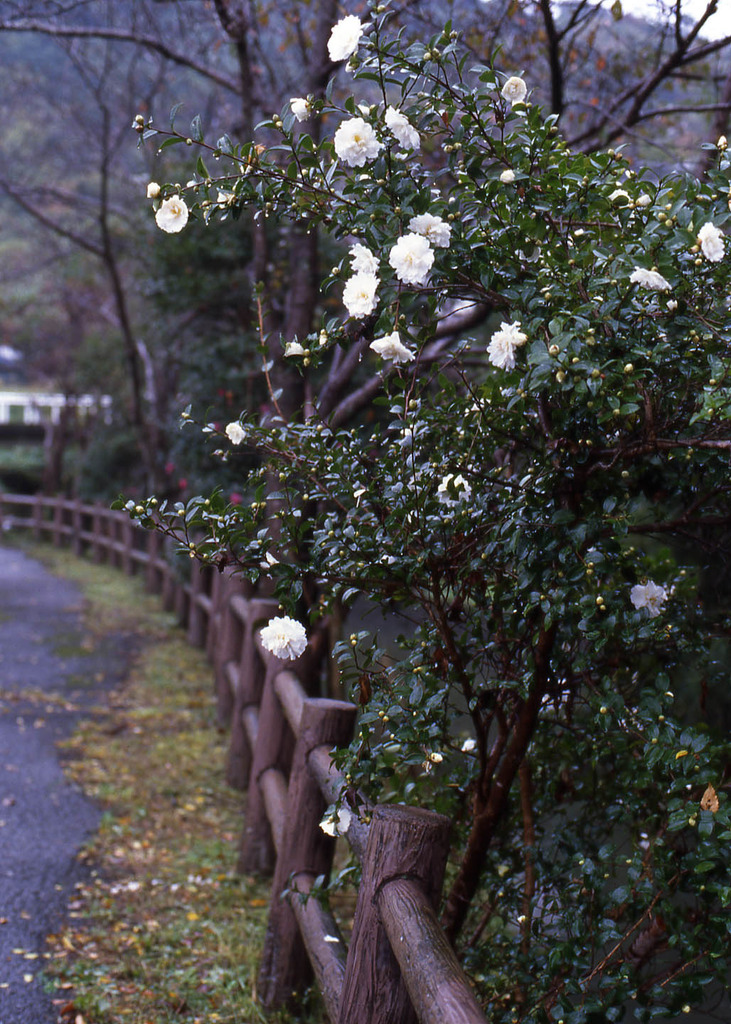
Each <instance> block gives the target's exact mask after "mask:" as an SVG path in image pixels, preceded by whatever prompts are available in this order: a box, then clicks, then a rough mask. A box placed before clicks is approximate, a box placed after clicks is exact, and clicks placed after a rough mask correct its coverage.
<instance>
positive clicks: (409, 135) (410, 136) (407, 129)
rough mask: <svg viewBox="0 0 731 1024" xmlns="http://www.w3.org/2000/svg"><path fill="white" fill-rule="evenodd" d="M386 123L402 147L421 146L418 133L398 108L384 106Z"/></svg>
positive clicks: (415, 147) (418, 147) (417, 147)
mask: <svg viewBox="0 0 731 1024" xmlns="http://www.w3.org/2000/svg"><path fill="white" fill-rule="evenodd" d="M386 125H387V127H388V129H389V131H390V132H391V134H392V135H393V136H394V138H395V139H396V141H397V142H399V143H400V144H401V145H402V146H403V147H404V149H420V148H421V139H420V137H419V133H418V132H417V130H416V128H414V126H413V125H412V124H411V123H410V122H409V119H408V118H407V117H406V115H405V114H402V113H401V111H400V110H396V108H395V107H387V108H386Z"/></svg>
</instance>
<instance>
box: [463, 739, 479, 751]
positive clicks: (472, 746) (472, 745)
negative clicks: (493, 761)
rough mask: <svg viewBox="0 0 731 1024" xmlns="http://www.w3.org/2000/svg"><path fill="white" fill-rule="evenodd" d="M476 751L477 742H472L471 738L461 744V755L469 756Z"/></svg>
mask: <svg viewBox="0 0 731 1024" xmlns="http://www.w3.org/2000/svg"><path fill="white" fill-rule="evenodd" d="M476 749H477V740H473V739H472V738H470V739H467V740H465V741H464V743H463V744H462V753H463V754H469V753H471V752H472V751H473V750H476Z"/></svg>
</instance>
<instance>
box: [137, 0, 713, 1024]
mask: <svg viewBox="0 0 731 1024" xmlns="http://www.w3.org/2000/svg"><path fill="white" fill-rule="evenodd" d="M370 18H371V20H370V22H369V23H368V25H367V26H364V25H363V23H362V22H361V21H360V19H359V18H357V17H355V16H353V15H348V16H346V17H345V18H343V19H341V20H340V21H339V22H337V24H336V25H335V27H334V28H333V29H332V33H331V35H330V36H329V38H328V43H327V45H328V53H329V56H330V57H331V59H332V60H333V61H336V62H338V61H339V62H343V63H344V66H345V69H346V72H347V73H348V74H349V75H351V76H352V83H353V95H345V96H343V98H341V99H339V98H338V92H337V90H336V89H335V88H331V89H328V90H327V91H326V93H325V95H324V96H323V95H322V93H320V92H305V91H304V90H302V92H301V94H300V93H298V94H296V95H294V96H292V97H291V98H290V100H289V101H288V102H287V104H285V105H284V107H283V109H282V111H281V112H280V113H279V114H277V115H275V116H274V117H273V118H271V119H270V120H269V121H268V122H267V123H266V124H265V126H264V127H263V137H264V138H266V139H268V140H269V139H274V140H275V144H273V145H268V146H262V145H261V144H258V143H256V142H250V141H245V142H244V143H243V144H235V143H233V142H232V141H231V140H230V139H229V138H228V137H227V136H221V137H219V138H217V139H214V140H212V141H211V142H207V141H206V138H205V135H204V133H203V131H202V129H201V128H200V126H199V124H198V123H197V122H195V123H194V125H193V127H192V129H191V135H190V136H188V137H191V138H192V140H193V142H194V143H196V144H197V147H198V151H199V152H200V154H201V156H200V158H199V160H198V162H197V169H196V171H197V181H196V183H195V184H191V185H190V186H188V187H187V188H186V190H185V197H186V199H187V202H189V203H190V205H191V206H192V207H194V209H195V211H196V213H197V214H198V216H200V217H201V218H203V219H204V220H206V221H207V222H209V223H212V224H213V223H215V221H216V220H217V219H219V218H220V217H222V216H226V217H230V216H232V215H234V216H235V215H238V214H243V213H244V211H248V210H254V211H256V213H257V214H258V216H259V219H261V220H264V221H265V220H266V218H267V217H270V218H272V219H274V218H275V217H278V218H282V219H285V218H288V219H289V220H291V221H292V223H293V225H294V227H293V229H292V230H293V231H294V232H296V234H295V238H296V239H297V240H298V241H306V239H307V237H308V232H310V235H309V237H310V238H312V237H314V236H315V230H316V229H319V230H320V232H321V233H322V234H323V236H327V238H328V239H329V244H330V246H335V247H339V249H340V252H339V256H338V257H337V258H335V259H334V260H331V261H330V263H329V264H328V266H329V272H328V273H327V274H326V276H325V280H324V282H323V283H322V284H321V286H320V288H319V289H318V290H317V299H316V301H315V302H314V303H313V309H312V313H311V316H312V318H313V319H314V324H313V327H314V329H309V330H307V332H306V333H299V334H297V335H296V336H289V335H287V334H286V333H284V331H277V332H276V333H272V332H271V331H270V330H269V327H268V318H267V316H266V315H265V314H264V312H263V311H264V309H265V307H266V305H267V304H268V303H269V301H270V296H269V295H268V293H267V291H266V289H265V288H263V289H261V290H260V293H259V295H258V302H259V306H260V308H261V309H262V314H261V317H260V323H259V328H260V332H261V350H262V354H263V357H264V359H265V360H267V362H266V364H265V375H266V376H267V379H268V382H269V386H270V408H269V409H268V410H267V413H266V415H265V416H264V417H262V416H260V415H259V414H258V412H256V411H254V412H252V411H248V410H244V411H243V412H242V414H241V415H240V416H239V417H238V418H232V420H231V421H230V422H229V423H228V424H227V425H226V427H225V429H220V428H216V426H215V425H214V424H205V425H204V428H203V429H204V433H205V434H207V435H208V436H209V437H210V438H211V441H212V443H213V444H214V445H215V446H216V448H217V450H218V453H219V457H221V458H222V459H223V460H224V461H227V462H231V461H234V460H237V459H238V458H239V453H241V452H243V451H247V452H248V453H249V457H250V456H252V455H255V456H256V457H257V458H258V459H259V460H260V461H261V465H260V466H258V467H257V468H256V469H254V470H253V471H252V472H251V473H250V474H249V476H248V480H247V493H248V496H249V497H248V500H247V501H246V502H244V503H242V504H232V503H231V502H228V501H226V500H225V498H224V497H223V496H222V495H221V494H220V493H215V492H214V493H213V494H212V495H209V496H207V497H202V496H201V497H196V498H193V499H191V500H190V501H189V502H188V503H178V504H168V503H166V502H159V501H158V499H157V498H151V499H148V500H145V501H129V502H127V503H126V507H127V508H128V509H129V511H130V513H131V514H132V516H133V517H134V518H135V519H137V520H139V521H140V522H141V523H142V524H143V525H146V526H148V527H151V528H157V529H161V530H163V532H166V533H168V534H170V535H173V536H175V537H177V538H178V539H179V540H180V541H181V543H182V547H183V548H184V550H185V551H186V552H187V553H188V554H192V555H194V556H197V557H199V558H201V559H202V560H203V561H205V562H208V563H212V564H214V565H218V566H219V567H223V566H224V565H226V566H228V567H229V569H232V570H233V571H235V572H238V573H241V574H243V575H245V576H246V577H247V578H249V579H251V580H253V581H256V580H258V579H260V578H261V577H262V576H264V577H266V579H267V580H269V581H271V583H270V585H272V586H273V587H274V592H275V593H276V595H277V597H278V598H279V600H280V601H281V603H282V610H283V612H285V613H286V614H285V615H282V616H278V617H276V618H275V619H274V620H273V621H272V622H271V623H270V624H269V628H268V629H267V630H266V631H265V635H264V636H263V639H264V642H265V644H266V645H267V646H268V647H269V649H270V650H272V651H273V652H274V653H275V654H277V655H278V656H280V657H282V658H283V659H287V658H295V657H298V656H300V655H301V654H302V653H303V651H304V650H305V648H306V646H307V642H308V637H310V636H311V635H312V634H313V633H314V632H315V631H317V630H318V629H319V628H322V626H323V624H324V622H325V620H326V616H327V614H328V612H329V611H330V610H331V609H332V608H334V607H336V606H337V603H338V602H341V603H343V604H344V605H346V606H350V605H352V603H353V602H354V601H355V600H356V598H360V597H365V598H366V599H367V600H368V601H369V602H371V603H372V604H374V605H375V606H378V607H380V608H382V609H388V608H390V607H393V606H395V607H398V608H399V609H400V610H401V611H402V612H403V614H404V615H405V616H406V617H407V620H409V621H410V623H411V628H410V629H408V630H406V629H404V632H403V635H401V636H399V637H398V638H397V640H396V643H395V646H394V647H392V648H391V649H390V650H389V651H388V653H387V652H386V651H385V650H383V649H382V648H381V646H380V644H379V639H378V637H374V636H372V635H371V634H370V633H369V632H368V631H365V630H357V631H354V632H353V634H352V635H351V636H350V637H349V638H348V639H346V640H344V641H343V642H341V643H340V644H339V645H338V646H337V648H336V652H335V653H336V657H337V659H338V661H339V665H340V670H341V673H342V677H343V679H344V680H345V682H346V683H347V684H348V685H349V686H350V687H351V691H352V694H353V697H354V699H356V700H357V701H358V702H359V703H360V705H361V715H360V718H359V726H358V735H357V738H356V740H355V741H354V743H353V744H352V746H351V747H350V749H349V750H348V751H347V753H345V754H344V755H343V757H342V765H343V769H344V771H345V773H346V777H347V779H348V781H349V782H350V783H351V784H352V789H351V790H349V795H348V796H347V797H345V798H344V800H343V804H342V806H341V807H340V808H339V811H340V812H341V813H340V816H339V820H340V821H341V822H342V823H343V824H342V827H343V828H345V829H347V821H348V817H349V816H350V815H353V814H358V813H359V802H358V797H357V792H358V790H361V791H364V792H366V793H367V794H368V795H369V796H371V797H373V798H375V799H380V800H384V799H386V800H388V799H392V800H401V801H406V802H416V803H419V804H422V805H425V806H432V807H435V808H437V809H439V810H441V811H443V812H445V813H447V814H450V815H451V816H452V818H453V821H454V823H455V849H454V870H453V875H452V878H451V887H450V890H449V893H448V895H447V898H446V902H445V907H444V916H443V923H444V926H445V928H446V931H447V934H448V935H449V937H450V938H451V939H452V940H453V941H454V942H455V943H457V945H458V947H459V949H460V951H461V953H462V956H463V958H464V961H465V963H466V965H467V966H468V968H469V969H470V971H471V972H472V974H473V977H474V979H475V982H476V985H477V986H478V989H479V991H480V993H481V995H482V997H483V999H484V1001H485V1004H486V1005H489V1010H490V1018H491V1020H492V1019H494V1020H496V1021H500V1022H506V1024H508V1022H509V1024H515V1022H517V1021H557V1022H558V1021H562V1022H570V1024H584V1022H599V1021H606V1020H628V1019H633V1020H640V1021H646V1020H651V1019H653V1018H657V1017H658V1016H661V1017H663V1018H664V1019H675V1018H679V1019H682V1018H683V1016H684V1014H686V1013H688V1012H690V1011H691V1009H692V1008H694V1007H695V1008H700V1007H705V1009H706V1010H707V1011H708V1012H709V1013H713V1012H714V1011H715V1010H718V1011H719V1012H720V1013H723V1009H719V1007H721V1006H723V1007H725V1009H726V1010H727V1009H728V1002H727V988H728V985H727V983H728V978H729V955H728V949H729V946H728V915H727V905H728V899H729V894H730V889H729V884H728V871H727V865H726V854H725V850H726V848H727V846H728V842H729V839H731V819H730V818H729V803H728V789H729V745H728V739H727V737H726V736H723V735H719V734H718V733H717V732H716V731H715V730H714V728H713V722H709V721H701V722H700V723H696V724H695V725H692V724H688V723H684V722H683V721H681V719H680V717H679V714H678V704H677V700H676V696H675V694H676V691H677V689H678V687H685V688H687V686H688V677H689V676H692V679H693V683H694V685H695V687H696V692H697V696H699V695H702V692H703V687H704V686H705V685H707V683H708V681H709V680H712V679H713V677H714V674H715V673H716V672H717V671H718V668H719V645H721V646H727V644H728V637H729V626H730V623H729V621H728V617H727V615H726V613H725V611H718V610H717V609H715V608H714V607H713V606H712V605H710V604H709V603H708V602H705V601H704V600H703V593H702V590H701V588H700V587H699V572H698V569H697V566H694V565H693V564H692V563H691V562H690V561H689V560H687V559H684V558H683V556H682V545H683V544H690V545H692V546H693V547H694V549H695V552H696V556H697V557H698V558H699V559H700V560H701V561H710V558H711V557H713V553H714V552H715V551H717V550H718V547H719V545H720V544H721V543H722V539H723V538H724V537H725V536H726V535H727V533H728V528H729V525H730V524H731V505H730V503H729V490H730V485H729V481H728V468H727V465H728V453H729V451H730V450H731V431H730V430H729V415H728V412H729V380H730V378H729V372H730V367H729V344H730V343H731V320H729V313H728V301H727V296H728V291H729V283H730V282H729V273H730V272H729V266H730V264H729V258H730V257H729V254H728V251H727V225H728V223H729V222H730V221H731V213H730V211H729V177H730V172H731V162H730V161H729V158H728V156H727V153H726V150H727V143H726V141H725V140H724V139H720V140H719V141H718V144H717V145H716V146H713V147H712V151H713V161H712V165H711V166H710V169H709V171H708V173H707V175H706V176H705V179H704V180H703V181H698V180H697V179H695V178H692V177H682V176H679V175H673V176H667V177H664V178H663V179H662V180H661V181H658V180H657V177H656V176H655V175H654V174H652V173H650V172H647V171H644V170H641V169H640V170H636V169H634V168H633V167H632V166H630V165H629V164H628V162H627V161H626V159H625V158H624V157H623V156H622V155H621V154H619V153H617V152H616V151H615V150H610V151H608V152H592V153H583V152H581V151H577V150H572V148H571V147H570V146H569V145H568V144H567V142H566V141H565V139H564V138H563V137H562V135H561V133H560V131H559V129H558V126H557V118H556V117H555V116H554V115H549V116H546V114H545V113H544V112H543V111H542V110H541V108H540V107H539V106H537V105H535V104H534V103H533V102H532V101H531V96H530V93H529V91H528V89H529V86H530V79H524V78H523V77H519V76H516V75H507V74H505V73H504V72H501V71H500V70H498V69H497V68H496V67H495V66H494V65H493V64H492V63H491V62H489V61H488V62H475V60H474V58H473V56H472V55H471V54H469V53H467V52H465V50H464V49H463V47H462V46H461V43H460V40H459V36H458V33H457V32H456V31H454V29H453V27H452V25H451V24H450V25H447V27H446V28H445V29H444V30H443V31H441V32H439V33H438V34H436V35H434V36H433V37H432V38H431V39H429V40H428V41H426V42H425V41H420V42H415V43H411V44H409V43H408V42H407V41H406V36H405V34H399V33H398V32H394V31H393V25H392V24H390V23H391V22H392V18H391V12H390V9H389V6H388V5H387V4H378V6H376V7H374V8H373V9H372V10H371V11H370ZM138 123H139V129H140V133H141V134H143V135H146V136H147V138H148V139H154V143H155V144H159V143H160V142H161V140H173V141H175V140H177V141H181V140H182V141H183V142H184V141H185V139H186V136H178V135H177V134H176V132H175V131H174V130H173V131H170V132H168V131H167V130H160V129H159V128H157V127H156V126H155V125H154V124H153V125H151V124H149V122H145V119H144V118H142V117H141V118H140V121H139V122H138ZM310 129H311V130H310ZM154 205H155V208H156V219H157V222H158V224H159V226H160V227H161V228H163V230H165V231H167V232H169V233H171V234H175V235H176V236H177V235H178V233H179V232H185V231H187V229H188V215H189V211H188V206H187V204H186V200H184V199H183V198H182V196H181V190H180V189H178V188H177V187H176V186H175V185H169V186H165V187H164V188H163V189H162V190H161V192H160V195H158V196H156V197H155V199H154ZM283 234H284V232H283ZM180 237H183V235H182V234H181V235H180ZM284 237H288V238H289V237H292V236H291V234H284ZM300 284H301V281H300V279H299V278H295V279H292V280H285V282H284V288H285V289H286V290H287V294H288V296H289V297H293V296H295V295H297V294H298V293H297V289H298V288H299V287H300ZM272 301H276V296H275V297H273V298H272ZM333 304H335V305H336V309H335V310H333ZM285 308H286V304H285ZM468 321H470V322H471V325H472V328H471V330H470V329H469V328H466V327H465V325H466V323H467V322H468ZM275 323H276V321H275ZM277 326H279V324H278V323H277ZM476 327H480V328H484V329H483V330H481V332H480V333H479V334H475V333H474V330H475V328H476ZM280 365H285V366H288V367H291V370H288V371H287V372H288V373H293V374H296V375H297V377H298V380H299V385H298V389H297V391H296V395H295V397H296V399H297V404H295V403H293V401H292V394H291V393H290V392H288V391H286V390H285V388H286V387H287V380H288V378H284V377H282V378H281V380H280V379H277V377H276V376H275V372H276V369H277V367H278V366H280ZM363 366H365V367H366V370H365V372H364V373H363V374H362V377H361V378H360V379H359V382H356V385H355V387H353V381H354V374H355V372H356V369H357V368H359V367H360V368H361V370H362V367H363ZM300 396H302V398H303V401H300ZM293 407H294V411H293ZM364 409H373V410H375V411H376V413H377V415H376V417H375V419H374V420H372V421H368V420H367V419H366V418H362V419H361V420H360V421H356V422H355V423H354V422H353V419H352V417H353V414H354V413H355V412H362V411H363V410H364ZM274 488H276V489H274ZM273 510H274V511H273ZM201 535H202V539H201ZM303 619H304V620H305V621H306V623H307V625H306V626H305V625H303V622H302V620H303ZM723 1000H726V1002H725V1003H723Z"/></svg>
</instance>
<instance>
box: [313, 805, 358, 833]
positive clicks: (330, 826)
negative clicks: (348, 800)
mask: <svg viewBox="0 0 731 1024" xmlns="http://www.w3.org/2000/svg"><path fill="white" fill-rule="evenodd" d="M352 820H353V815H352V812H351V811H349V810H348V808H347V807H340V808H338V811H337V813H336V812H335V810H334V808H332V809H328V810H327V811H326V812H325V816H324V818H323V819H322V821H321V822H320V828H321V829H322V831H323V832H324V833H325V835H328V836H344V835H345V833H346V832H347V831H348V829H349V828H350V823H351V821H352Z"/></svg>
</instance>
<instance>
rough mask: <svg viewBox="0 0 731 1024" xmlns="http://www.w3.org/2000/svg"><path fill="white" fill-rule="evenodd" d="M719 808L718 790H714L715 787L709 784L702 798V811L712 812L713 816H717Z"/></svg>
mask: <svg viewBox="0 0 731 1024" xmlns="http://www.w3.org/2000/svg"><path fill="white" fill-rule="evenodd" d="M718 808H719V803H718V796H717V795H716V790H715V789H714V788H713V786H711V785H710V784H709V785H708V786H707V788H706V791H705V793H704V794H703V796H702V797H701V810H702V811H711V812H712V813H713V814H715V813H716V811H717V810H718Z"/></svg>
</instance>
